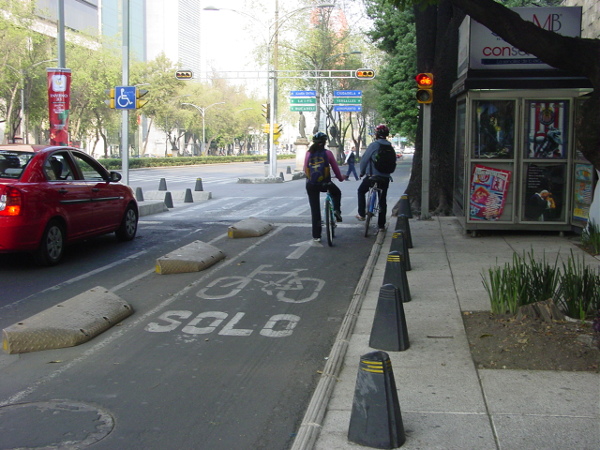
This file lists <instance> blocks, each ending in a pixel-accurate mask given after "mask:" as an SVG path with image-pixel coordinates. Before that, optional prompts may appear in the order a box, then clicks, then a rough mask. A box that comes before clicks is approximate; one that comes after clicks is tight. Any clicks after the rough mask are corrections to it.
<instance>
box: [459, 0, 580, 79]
mask: <svg viewBox="0 0 600 450" xmlns="http://www.w3.org/2000/svg"><path fill="white" fill-rule="evenodd" d="M511 9H512V10H513V11H515V12H516V13H517V14H519V15H520V16H521V18H522V19H523V20H526V21H528V22H532V23H533V24H534V25H535V26H537V27H539V28H543V29H544V30H548V31H553V32H555V33H558V34H561V35H563V36H571V37H580V36H581V7H564V6H559V7H545V8H538V7H521V8H511ZM461 38H462V39H465V37H464V32H463V36H461ZM468 42H469V44H468V45H469V67H470V68H471V69H484V70H507V69H508V70H523V69H525V70H529V69H551V68H552V67H550V66H549V65H548V64H545V63H544V62H542V61H541V60H540V59H539V58H538V57H536V56H535V55H532V54H530V53H527V52H524V51H522V50H521V49H519V48H517V47H515V46H513V45H512V44H509V43H508V42H506V41H505V40H504V39H502V38H501V37H500V36H498V35H497V34H495V33H493V32H492V31H490V30H489V29H488V28H486V27H484V26H483V25H481V24H480V23H479V22H477V21H475V20H471V24H470V35H469V41H468ZM463 46H464V44H463ZM463 52H464V51H463ZM459 67H460V66H459Z"/></svg>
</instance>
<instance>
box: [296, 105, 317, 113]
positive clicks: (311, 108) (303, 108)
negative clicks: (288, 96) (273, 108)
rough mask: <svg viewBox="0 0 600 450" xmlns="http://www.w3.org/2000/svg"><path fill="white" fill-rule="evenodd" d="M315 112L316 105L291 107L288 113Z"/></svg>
mask: <svg viewBox="0 0 600 450" xmlns="http://www.w3.org/2000/svg"><path fill="white" fill-rule="evenodd" d="M316 110H317V105H291V106H290V111H306V112H314V111H316Z"/></svg>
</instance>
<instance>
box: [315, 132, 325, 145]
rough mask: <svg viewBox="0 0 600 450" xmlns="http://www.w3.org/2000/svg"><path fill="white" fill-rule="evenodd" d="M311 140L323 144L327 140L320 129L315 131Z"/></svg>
mask: <svg viewBox="0 0 600 450" xmlns="http://www.w3.org/2000/svg"><path fill="white" fill-rule="evenodd" d="M312 140H313V142H315V143H321V144H324V143H325V142H327V135H326V134H325V133H323V132H322V131H317V132H316V133H315V135H314V136H313V138H312Z"/></svg>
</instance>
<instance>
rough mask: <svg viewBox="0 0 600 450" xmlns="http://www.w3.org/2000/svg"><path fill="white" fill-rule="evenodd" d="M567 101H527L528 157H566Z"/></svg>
mask: <svg viewBox="0 0 600 450" xmlns="http://www.w3.org/2000/svg"><path fill="white" fill-rule="evenodd" d="M567 109H568V103H567V102H566V101H564V100H563V101H529V102H527V108H526V111H527V114H528V116H527V118H526V122H525V123H526V127H527V130H526V136H527V155H526V157H527V158H566V157H567V151H566V149H567V148H568V147H567V130H568V128H567V119H568V117H569V114H568V110H567Z"/></svg>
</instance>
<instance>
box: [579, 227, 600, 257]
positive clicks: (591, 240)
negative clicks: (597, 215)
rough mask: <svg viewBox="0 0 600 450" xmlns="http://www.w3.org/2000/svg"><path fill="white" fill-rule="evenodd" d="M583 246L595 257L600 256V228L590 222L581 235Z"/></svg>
mask: <svg viewBox="0 0 600 450" xmlns="http://www.w3.org/2000/svg"><path fill="white" fill-rule="evenodd" d="M581 244H582V245H583V246H584V247H585V248H586V249H587V250H588V251H590V252H592V253H593V254H594V255H598V254H600V226H599V225H597V224H596V223H594V221H590V222H589V223H588V226H587V227H586V228H584V230H583V232H582V233H581Z"/></svg>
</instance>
